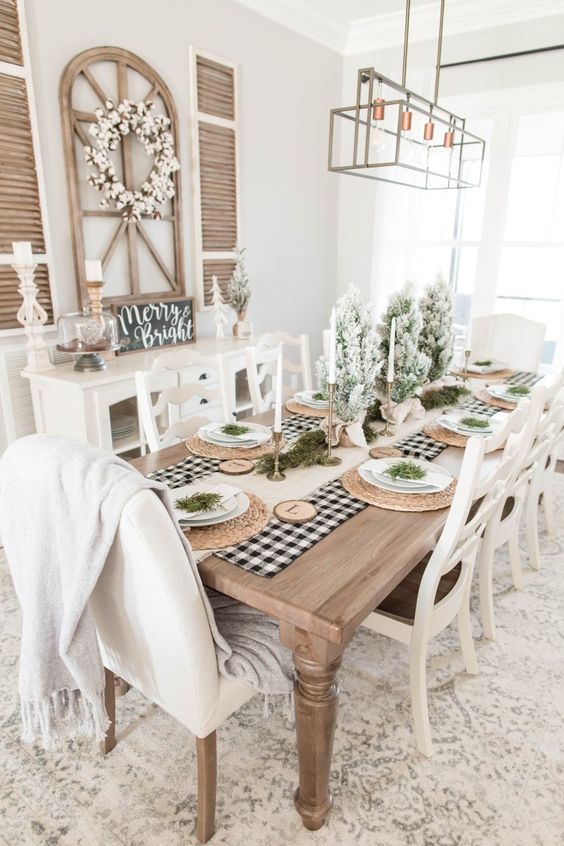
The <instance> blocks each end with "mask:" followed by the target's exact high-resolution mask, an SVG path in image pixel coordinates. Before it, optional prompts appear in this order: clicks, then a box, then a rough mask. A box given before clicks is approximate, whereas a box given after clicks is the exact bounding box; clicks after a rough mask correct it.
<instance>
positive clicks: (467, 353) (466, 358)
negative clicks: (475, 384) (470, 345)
mask: <svg viewBox="0 0 564 846" xmlns="http://www.w3.org/2000/svg"><path fill="white" fill-rule="evenodd" d="M469 358H470V350H464V381H465V382H467V381H468V359H469Z"/></svg>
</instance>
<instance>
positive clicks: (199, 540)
mask: <svg viewBox="0 0 564 846" xmlns="http://www.w3.org/2000/svg"><path fill="white" fill-rule="evenodd" d="M247 496H248V497H249V503H250V504H249V507H248V509H247V510H246V511H245V513H244V514H240V515H239V516H238V517H234V518H233V519H232V520H226V521H225V522H224V523H218V524H216V525H215V526H201V527H198V528H192V529H185V530H184V533H185V535H186V537H187V538H188V540H189V541H190V544H191V546H192V549H194V550H196V551H199V550H202V549H222V548H224V547H226V546H234V545H235V544H237V543H241V542H242V541H246V540H249V538H252V537H254V535H257V534H258V533H259V532H261V531H262V530H263V529H264V527H265V526H266V524H267V523H268V520H269V517H270V514H269V512H268V508H267V507H266V505H265V504H264V502H263V501H262V499H259V497H258V496H255V494H252V493H248V492H247Z"/></svg>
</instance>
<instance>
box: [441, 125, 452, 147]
mask: <svg viewBox="0 0 564 846" xmlns="http://www.w3.org/2000/svg"><path fill="white" fill-rule="evenodd" d="M443 146H444V147H449V148H450V147H453V146H454V132H453V131H452V129H449V130H448V132H445V140H444V145H443Z"/></svg>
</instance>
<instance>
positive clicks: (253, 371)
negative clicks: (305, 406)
mask: <svg viewBox="0 0 564 846" xmlns="http://www.w3.org/2000/svg"><path fill="white" fill-rule="evenodd" d="M280 355H283V345H282V344H278V346H275V347H259V346H258V344H257V346H256V347H247V349H246V350H245V361H246V365H247V382H248V384H249V393H250V395H251V403H252V406H253V414H262V413H263V412H265V411H268V410H269V409H270V408H272V406H273V404H274V400H275V390H276V369H277V366H278V359H279V357H280Z"/></svg>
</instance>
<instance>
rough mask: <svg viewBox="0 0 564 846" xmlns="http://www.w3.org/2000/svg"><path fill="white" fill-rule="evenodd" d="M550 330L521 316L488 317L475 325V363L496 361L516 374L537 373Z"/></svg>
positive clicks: (477, 318) (475, 321)
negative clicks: (522, 372)
mask: <svg viewBox="0 0 564 846" xmlns="http://www.w3.org/2000/svg"><path fill="white" fill-rule="evenodd" d="M545 332H546V326H545V325H544V323H539V322H537V321H536V320H529V318H528V317H521V316H520V315H518V314H487V315H484V316H483V317H475V318H474V320H473V321H472V340H471V344H472V361H480V360H481V359H495V360H496V361H502V362H504V363H505V364H507V365H508V366H509V367H512V368H513V369H515V370H526V371H529V372H530V373H536V372H537V371H538V369H539V365H540V363H541V360H542V353H543V346H544V336H545Z"/></svg>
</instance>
